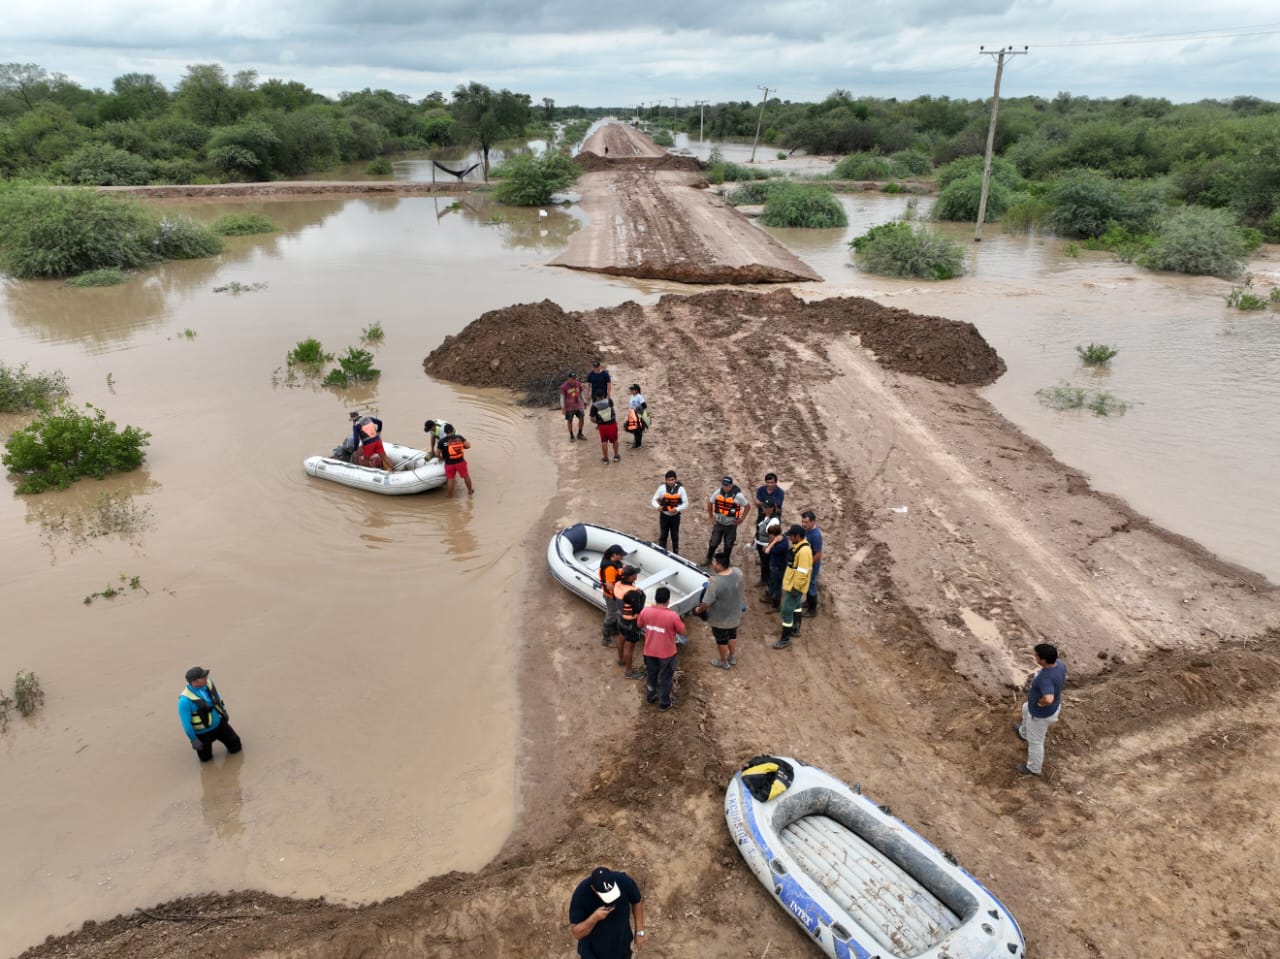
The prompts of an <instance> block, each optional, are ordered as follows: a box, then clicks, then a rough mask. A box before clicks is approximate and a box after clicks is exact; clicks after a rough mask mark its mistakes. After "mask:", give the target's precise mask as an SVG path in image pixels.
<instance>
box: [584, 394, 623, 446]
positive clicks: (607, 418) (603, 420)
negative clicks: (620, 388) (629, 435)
mask: <svg viewBox="0 0 1280 959" xmlns="http://www.w3.org/2000/svg"><path fill="white" fill-rule="evenodd" d="M591 422H592V423H595V424H596V430H597V432H599V434H600V462H602V463H607V462H609V444H610V443H612V444H613V461H614V462H615V463H616V462H618V460H619V459H620V458H621V457H619V456H618V412H617V410H615V409H614V408H613V400H611V399H609V397H607V396H606V397H605V398H604V399H600V400H596V401H595V402H594V403H592V404H591Z"/></svg>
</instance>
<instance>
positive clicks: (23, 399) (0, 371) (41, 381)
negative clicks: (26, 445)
mask: <svg viewBox="0 0 1280 959" xmlns="http://www.w3.org/2000/svg"><path fill="white" fill-rule="evenodd" d="M66 392H67V378H66V377H65V376H64V375H63V374H62V371H61V370H59V371H58V372H56V373H28V372H27V364H26V363H23V364H22V365H21V366H19V367H11V366H6V365H5V364H4V362H3V361H0V413H21V412H23V411H24V410H33V409H35V408H36V407H37V406H39V405H40V404H41V403H44V402H46V401H48V400H49V399H51V398H52V397H53V396H55V395H58V394H62V393H66Z"/></svg>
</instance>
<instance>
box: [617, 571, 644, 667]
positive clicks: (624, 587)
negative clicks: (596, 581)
mask: <svg viewBox="0 0 1280 959" xmlns="http://www.w3.org/2000/svg"><path fill="white" fill-rule="evenodd" d="M639 575H640V570H639V569H638V568H637V567H635V566H624V567H622V575H620V576H619V577H618V581H617V582H616V583H614V584H613V596H614V599H616V600H617V601H618V628H619V633H618V664H619V665H620V666H621V667H622V678H623V679H644V670H643V669H632V668H631V664H632V662H634V660H635V656H636V643H642V642H643V641H644V638H643V637H642V636H641V635H640V624H639V623H638V622H637V620H638V619H639V617H640V611H641V610H642V609H644V592H643V591H642V590H639V589H636V577H637V576H639Z"/></svg>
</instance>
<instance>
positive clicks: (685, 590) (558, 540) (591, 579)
mask: <svg viewBox="0 0 1280 959" xmlns="http://www.w3.org/2000/svg"><path fill="white" fill-rule="evenodd" d="M615 544H617V545H618V546H621V547H622V549H623V552H624V553H625V554H626V555H625V556H624V557H623V560H622V561H623V562H624V563H627V564H629V565H631V566H636V567H639V569H640V575H639V576H637V577H636V586H637V587H639V588H640V589H641V590H642V591H643V592H644V595H645V600H646V601H647V602H650V603H652V602H653V594H654V592H655V591H656V590H657V588H658V587H659V586H665V587H667V588H668V589H669V590H671V601H670V603H669V604H668V605H670V607H671V608H672V609H674V610H675V611H676V612H677V613H679V614H680V615H681V616H683V615H684V614H685V613H687V612H689V610H691V609H693V607H695V606H697V605H698V601H699V600H700V599H701V598H702V591H703V590H704V589H706V586H707V574H706V573H704V572H703V571H702V570H700V569H699V568H698V567H697V566H696V565H695V564H694V563H691V562H690V561H689V560H687V559H685V558H684V557H683V556H680V555H678V554H676V553H669V552H667V551H666V550H665V549H663V548H662V547H661V546H658V545H657V544H656V543H650V542H646V541H645V540H642V539H636V538H635V537H634V536H628V535H627V534H626V533H619V532H618V531H617V530H614V529H609V528H608V527H606V526H594V525H592V524H591V523H578V524H577V525H576V526H570V527H568V528H567V529H562V530H560V531H559V532H558V533H556V534H555V535H554V536H552V537H551V542H550V543H549V544H548V545H547V565H548V566H550V567H551V575H552V576H554V577H555V578H556V581H557V582H559V583H560V585H561V586H563V587H564V588H565V589H567V590H569V591H570V592H572V593H577V594H578V595H579V596H581V597H582V598H583V599H585V600H586V601H587V602H589V603H594V604H595V605H596V606H598V607H600V609H602V610H603V609H604V593H603V592H602V591H601V589H600V578H599V570H600V557H602V556H603V555H604V551H605V550H606V549H608V548H609V547H610V546H613V545H615Z"/></svg>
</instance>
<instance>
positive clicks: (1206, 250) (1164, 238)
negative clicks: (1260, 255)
mask: <svg viewBox="0 0 1280 959" xmlns="http://www.w3.org/2000/svg"><path fill="white" fill-rule="evenodd" d="M1247 252H1248V244H1247V242H1246V241H1245V238H1244V236H1243V235H1242V234H1241V231H1240V227H1239V225H1237V223H1236V221H1235V217H1234V216H1232V214H1231V213H1230V212H1228V211H1227V210H1209V209H1206V208H1204V207H1196V206H1188V207H1183V208H1182V209H1181V210H1178V211H1177V212H1175V213H1172V214H1170V215H1169V216H1167V217H1166V218H1165V219H1164V221H1163V222H1162V223H1161V224H1160V227H1159V229H1158V230H1157V231H1156V235H1155V240H1154V242H1153V243H1152V244H1151V246H1150V248H1149V249H1148V250H1147V251H1146V253H1144V254H1143V255H1141V256H1140V257H1139V258H1138V262H1139V263H1140V264H1141V265H1142V266H1145V267H1147V268H1148V269H1151V270H1164V271H1168V272H1171V273H1192V274H1196V275H1201V276H1220V277H1223V278H1225V279H1229V278H1231V277H1234V276H1239V275H1240V273H1241V272H1242V271H1243V270H1244V262H1245V254H1246V253H1247Z"/></svg>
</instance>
